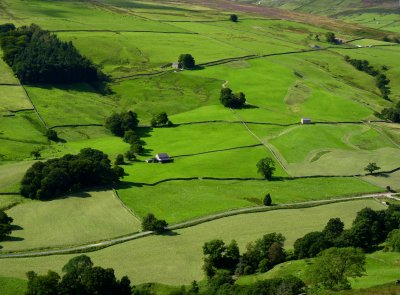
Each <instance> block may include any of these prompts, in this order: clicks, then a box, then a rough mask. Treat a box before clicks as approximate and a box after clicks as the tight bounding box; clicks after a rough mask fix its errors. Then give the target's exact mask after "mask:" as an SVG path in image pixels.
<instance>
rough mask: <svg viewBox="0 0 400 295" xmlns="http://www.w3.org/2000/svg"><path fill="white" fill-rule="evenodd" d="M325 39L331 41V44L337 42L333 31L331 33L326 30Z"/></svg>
mask: <svg viewBox="0 0 400 295" xmlns="http://www.w3.org/2000/svg"><path fill="white" fill-rule="evenodd" d="M325 39H326V41H327V42H329V43H332V44H336V43H337V41H336V35H335V33H333V32H327V33H326V34H325Z"/></svg>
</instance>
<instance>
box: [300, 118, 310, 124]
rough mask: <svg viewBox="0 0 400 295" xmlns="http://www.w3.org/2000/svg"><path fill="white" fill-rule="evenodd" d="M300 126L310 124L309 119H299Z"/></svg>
mask: <svg viewBox="0 0 400 295" xmlns="http://www.w3.org/2000/svg"><path fill="white" fill-rule="evenodd" d="M301 124H303V125H304V124H311V119H309V118H301Z"/></svg>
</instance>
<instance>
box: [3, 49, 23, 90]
mask: <svg viewBox="0 0 400 295" xmlns="http://www.w3.org/2000/svg"><path fill="white" fill-rule="evenodd" d="M2 57H3V52H2V51H1V50H0V84H19V81H18V79H17V78H15V76H14V73H13V72H12V70H11V69H10V67H9V66H8V65H7V64H6V63H5V62H4V61H3V58H2Z"/></svg>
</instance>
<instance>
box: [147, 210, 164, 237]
mask: <svg viewBox="0 0 400 295" xmlns="http://www.w3.org/2000/svg"><path fill="white" fill-rule="evenodd" d="M167 226H168V223H167V222H166V221H165V220H159V219H157V218H156V217H155V216H154V214H152V213H149V214H147V215H146V216H145V217H144V218H143V220H142V229H143V231H154V232H156V233H161V232H164V231H165V230H166V227H167Z"/></svg>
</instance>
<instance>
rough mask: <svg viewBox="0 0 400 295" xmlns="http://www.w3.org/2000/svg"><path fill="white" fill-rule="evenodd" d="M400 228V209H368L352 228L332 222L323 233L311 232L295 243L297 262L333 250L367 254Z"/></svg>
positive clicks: (397, 207) (363, 211)
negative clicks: (357, 251) (350, 250)
mask: <svg viewBox="0 0 400 295" xmlns="http://www.w3.org/2000/svg"><path fill="white" fill-rule="evenodd" d="M399 226H400V206H398V205H390V206H389V208H388V209H387V210H381V211H374V210H372V209H370V208H365V209H363V210H361V211H359V212H358V213H357V216H356V218H355V219H354V221H353V224H352V226H351V228H350V229H347V230H345V229H344V224H343V222H342V221H341V220H340V219H339V218H333V219H330V220H329V221H328V223H327V225H326V226H325V228H324V230H323V231H321V232H311V233H308V234H306V235H305V236H304V237H302V238H300V239H298V240H296V241H295V243H294V256H295V257H296V258H297V259H303V258H310V257H315V256H316V255H317V254H318V253H320V252H321V251H323V250H325V249H328V248H331V247H338V248H344V247H355V248H361V249H364V250H366V251H370V250H372V249H374V247H376V246H377V245H379V244H380V243H382V242H383V241H385V239H386V238H387V236H388V234H389V233H390V232H391V231H392V230H394V229H397V228H399Z"/></svg>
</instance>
